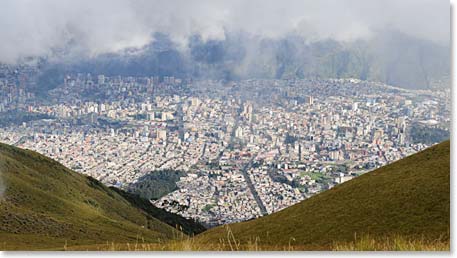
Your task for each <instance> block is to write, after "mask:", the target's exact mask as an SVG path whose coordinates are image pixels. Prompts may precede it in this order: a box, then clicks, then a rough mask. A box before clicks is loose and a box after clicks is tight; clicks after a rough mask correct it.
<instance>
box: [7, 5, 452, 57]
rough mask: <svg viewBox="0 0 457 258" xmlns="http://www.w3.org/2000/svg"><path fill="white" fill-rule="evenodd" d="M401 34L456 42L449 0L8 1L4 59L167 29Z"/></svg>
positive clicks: (116, 46)
mask: <svg viewBox="0 0 457 258" xmlns="http://www.w3.org/2000/svg"><path fill="white" fill-rule="evenodd" d="M386 28H388V29H391V30H398V31H401V32H403V33H406V34H410V35H412V36H415V37H418V38H422V39H427V40H432V41H435V42H438V43H440V44H446V45H447V44H449V41H450V6H449V2H448V1H445V0H344V1H342V0H319V1H315V0H283V1H279V0H249V1H247V0H244V1H243V0H192V1H188V0H135V1H133V0H131V1H130V0H96V1H89V0H71V1H70V0H40V1H36V0H3V1H1V2H0V35H1V40H2V43H1V45H0V62H6V63H14V62H17V61H18V60H20V59H22V58H26V57H31V56H32V57H36V56H50V55H52V54H53V53H55V52H56V51H61V52H65V51H68V49H71V51H73V52H77V53H78V54H84V55H88V56H94V55H98V54H100V53H109V52H116V51H120V50H123V49H125V48H132V47H133V48H140V47H142V46H144V45H146V44H148V43H149V42H150V40H151V35H152V34H153V33H155V32H164V33H167V34H169V35H170V37H171V38H172V39H173V40H174V41H175V42H176V43H178V44H180V45H181V46H185V45H186V42H187V39H188V38H189V36H191V35H193V34H200V35H201V36H202V38H203V39H204V40H207V39H224V38H225V36H226V34H227V33H229V32H244V33H249V34H252V35H254V36H258V37H267V38H279V37H283V36H285V35H290V34H296V35H299V36H302V37H303V38H305V39H308V40H320V39H335V40H338V41H353V40H357V39H361V38H367V37H372V36H375V35H376V34H377V33H382V31H383V30H384V29H386Z"/></svg>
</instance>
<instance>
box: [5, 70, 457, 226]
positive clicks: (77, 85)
mask: <svg viewBox="0 0 457 258" xmlns="http://www.w3.org/2000/svg"><path fill="white" fill-rule="evenodd" d="M2 69H3V70H2ZM2 69H0V74H2V75H3V77H0V90H1V91H0V112H1V113H2V114H24V115H23V116H21V117H19V118H18V119H15V120H16V121H10V122H4V123H2V127H1V128H0V141H1V142H4V143H8V144H13V145H16V146H19V147H22V148H27V149H31V150H35V151H37V152H39V153H41V154H44V155H46V156H48V157H51V158H53V159H55V160H57V161H59V162H61V163H62V164H64V165H65V166H67V167H69V168H71V169H73V170H75V171H77V172H80V173H83V174H86V175H89V176H92V177H94V178H96V179H98V180H100V181H102V182H103V183H105V184H107V185H110V186H115V187H119V188H122V189H126V190H128V189H129V186H130V185H132V184H135V183H137V182H138V181H139V180H142V178H144V176H146V175H148V174H151V173H154V172H156V171H161V170H162V171H163V170H179V171H182V172H184V174H183V176H181V177H180V178H179V181H177V182H176V186H177V188H176V189H175V190H174V191H172V192H169V193H167V194H165V195H164V196H162V197H160V198H158V199H154V200H151V202H152V203H153V204H154V205H156V206H158V207H161V208H164V209H166V210H169V211H172V212H176V213H179V214H180V215H182V216H184V217H188V218H193V219H195V220H198V221H200V222H202V223H204V224H206V225H208V226H214V225H219V224H225V223H231V222H237V221H244V220H248V219H252V218H255V217H259V216H262V215H265V214H270V213H273V212H276V211H279V210H281V209H284V208H286V207H288V206H291V205H293V204H295V203H297V202H299V201H302V200H304V199H306V198H309V197H311V196H313V195H315V194H316V193H319V192H321V191H324V190H327V189H330V188H332V187H334V186H335V185H337V184H340V183H343V182H345V181H348V180H350V179H352V178H354V177H357V176H359V175H361V174H363V173H366V172H369V171H371V170H373V169H375V168H378V167H381V166H384V165H386V164H388V163H391V162H394V161H396V160H399V159H401V158H404V157H406V156H408V155H411V154H413V153H416V152H418V151H420V150H423V149H424V148H427V147H428V146H430V145H431V144H433V143H427V141H425V139H424V140H422V139H420V138H419V139H418V138H417V136H415V135H413V134H412V133H410V132H411V130H412V128H415V130H444V131H448V130H449V123H450V90H449V89H434V90H421V91H417V90H416V91H414V90H405V89H400V88H395V87H392V86H388V85H384V84H381V83H375V82H367V81H360V80H356V79H326V80H323V79H300V80H298V79H294V80H242V81H216V80H191V79H178V78H174V77H161V78H159V77H121V76H110V77H109V76H104V75H90V74H69V75H67V76H66V77H65V78H64V80H63V81H62V82H61V85H59V86H58V87H56V88H55V89H52V90H50V91H49V92H48V96H47V97H46V98H39V97H38V96H37V93H36V92H35V93H32V92H31V91H28V87H29V85H34V84H36V82H34V81H33V80H32V79H30V78H32V76H31V75H30V76H28V74H29V73H34V72H35V71H33V70H27V69H26V68H23V69H22V70H21V69H20V68H17V69H16V70H8V69H7V68H5V67H2ZM43 99H44V100H43ZM21 119H23V120H21ZM417 128H419V129H417Z"/></svg>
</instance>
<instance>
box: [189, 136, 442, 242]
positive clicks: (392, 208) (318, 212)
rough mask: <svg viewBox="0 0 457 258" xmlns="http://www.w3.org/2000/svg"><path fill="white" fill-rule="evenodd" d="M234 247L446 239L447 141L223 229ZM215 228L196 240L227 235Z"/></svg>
mask: <svg viewBox="0 0 457 258" xmlns="http://www.w3.org/2000/svg"><path fill="white" fill-rule="evenodd" d="M228 227H229V229H230V231H231V232H232V233H233V238H234V239H236V241H239V243H241V244H243V243H252V242H253V241H254V240H255V239H256V238H257V243H258V244H259V245H263V246H270V247H272V248H273V249H275V247H277V248H276V249H278V247H281V248H279V250H282V249H283V248H282V247H287V246H289V245H292V246H298V249H304V250H322V249H330V248H331V246H332V244H333V243H336V242H337V243H341V242H348V241H352V240H354V236H355V234H356V235H357V236H360V235H362V236H363V235H370V236H373V237H386V236H387V237H388V236H395V235H400V236H402V237H410V238H413V239H420V238H422V237H424V238H425V239H430V240H436V239H440V238H441V239H442V240H445V241H446V240H449V236H450V233H449V232H450V142H449V141H447V142H443V143H441V144H438V145H436V146H433V147H431V148H429V149H427V150H424V151H422V152H420V153H417V154H415V155H412V156H409V157H407V158H404V159H402V160H400V161H397V162H395V163H392V164H390V165H387V166H385V167H382V168H380V169H377V170H375V171H373V172H370V173H367V174H364V175H362V176H360V177H358V178H355V179H353V180H351V181H349V182H346V183H344V184H341V185H338V186H336V187H334V188H332V189H330V190H328V191H326V192H324V193H321V194H318V195H316V196H314V197H312V198H310V199H307V200H305V201H303V202H301V203H298V204H296V205H294V206H292V207H289V208H287V209H284V210H282V211H280V212H277V213H274V214H271V215H269V216H265V217H262V218H259V219H255V220H251V221H247V222H242V223H235V224H231V225H229V226H228ZM229 235H231V233H230V234H229V233H228V229H227V228H226V227H218V228H214V229H211V230H208V231H206V232H205V233H203V234H201V235H198V236H196V238H195V241H196V242H197V243H199V244H201V245H202V246H207V247H208V248H211V247H210V246H211V245H214V246H217V245H220V242H221V241H224V240H225V241H226V242H227V238H228V236H229Z"/></svg>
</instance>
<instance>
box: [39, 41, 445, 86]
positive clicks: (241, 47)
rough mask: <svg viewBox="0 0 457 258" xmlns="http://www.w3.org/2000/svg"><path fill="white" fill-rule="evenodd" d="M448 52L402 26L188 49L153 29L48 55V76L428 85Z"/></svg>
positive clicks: (437, 77)
mask: <svg viewBox="0 0 457 258" xmlns="http://www.w3.org/2000/svg"><path fill="white" fill-rule="evenodd" d="M448 56H449V48H448V47H445V46H441V45H439V44H436V43H434V42H432V41H427V40H422V39H417V38H414V37H411V36H408V35H406V34H402V33H399V32H387V33H384V34H382V36H379V37H376V38H373V39H370V40H358V41H355V42H350V43H343V42H338V41H335V40H322V41H316V42H307V41H306V40H305V39H303V38H301V37H297V36H294V35H290V36H286V37H284V38H281V39H263V38H256V37H251V36H249V35H245V34H233V35H229V36H227V37H226V38H225V39H224V40H207V41H204V40H202V38H201V36H198V35H197V36H192V37H191V38H190V39H189V44H188V48H187V49H186V50H181V49H180V48H179V47H178V46H176V44H175V43H173V41H171V40H170V38H169V37H168V36H167V35H165V34H156V35H155V37H154V41H152V43H151V44H148V45H147V46H145V47H144V48H142V49H141V50H136V51H133V52H126V51H124V52H122V53H114V54H113V53H110V54H103V55H99V56H97V57H94V58H86V59H73V60H70V61H67V60H66V61H65V62H51V63H50V64H48V65H47V67H48V68H47V69H49V70H48V71H49V72H47V73H44V74H43V76H44V77H46V76H55V75H59V76H60V77H62V76H63V74H65V73H68V72H86V73H92V74H105V75H132V76H177V77H181V78H183V77H193V78H202V79H226V80H238V79H251V78H262V79H266V78H268V79H289V78H310V77H311V78H359V79H362V80H372V81H381V82H384V83H386V84H391V85H396V86H400V87H404V88H411V89H424V88H430V87H432V86H433V85H435V84H437V83H439V82H440V81H441V83H442V84H443V83H446V82H447V80H448V76H449V73H450V59H449V57H448ZM56 71H57V72H56ZM45 81H47V80H45Z"/></svg>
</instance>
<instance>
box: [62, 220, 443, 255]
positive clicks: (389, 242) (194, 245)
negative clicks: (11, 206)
mask: <svg viewBox="0 0 457 258" xmlns="http://www.w3.org/2000/svg"><path fill="white" fill-rule="evenodd" d="M225 229H226V235H225V237H224V238H221V239H219V242H218V243H217V244H209V245H208V244H202V243H199V242H197V241H196V239H195V238H193V237H189V236H187V235H184V234H181V235H180V236H177V238H176V240H173V241H168V242H165V243H153V244H150V243H144V242H142V241H138V242H137V243H134V244H120V243H114V242H111V243H108V242H107V243H106V244H99V245H90V246H74V247H66V248H64V250H95V251H313V250H319V251H450V242H449V237H448V236H443V237H442V238H440V239H436V240H427V239H425V238H423V237H422V238H411V237H409V238H408V237H403V236H399V235H398V236H391V237H372V236H370V235H364V236H361V237H358V236H357V235H355V236H354V240H353V241H349V242H336V243H334V244H333V245H329V246H323V247H321V248H319V247H317V248H316V247H310V246H303V245H296V244H294V241H293V239H291V241H289V244H288V245H286V246H270V245H262V244H261V241H260V238H258V237H257V238H255V239H252V240H248V241H247V242H244V243H243V242H241V241H240V240H238V239H237V238H236V237H235V236H234V234H233V232H232V231H231V230H230V228H229V227H228V226H226V227H225Z"/></svg>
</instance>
